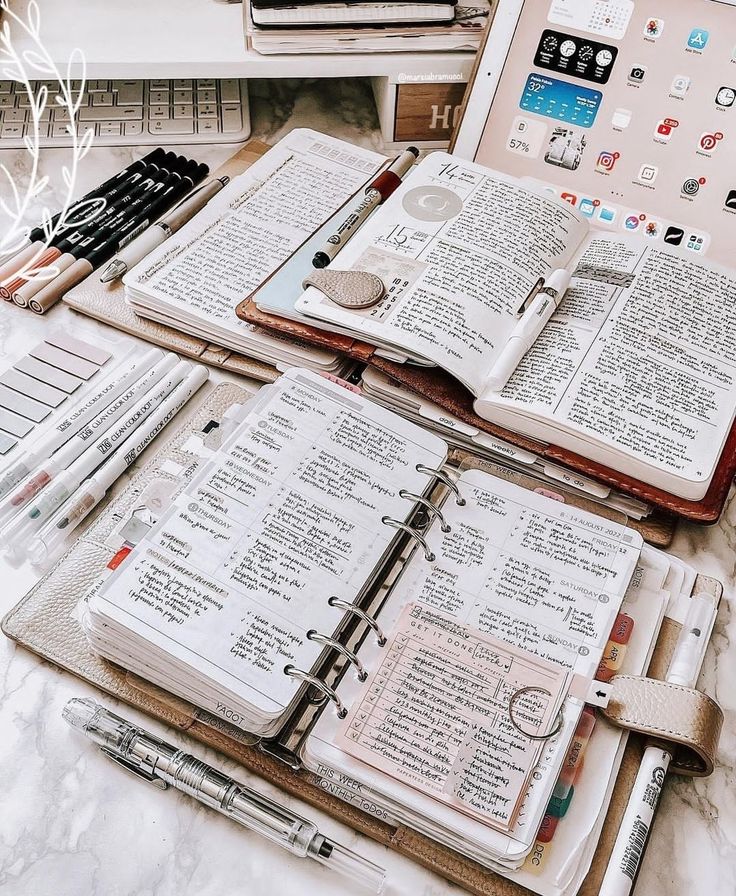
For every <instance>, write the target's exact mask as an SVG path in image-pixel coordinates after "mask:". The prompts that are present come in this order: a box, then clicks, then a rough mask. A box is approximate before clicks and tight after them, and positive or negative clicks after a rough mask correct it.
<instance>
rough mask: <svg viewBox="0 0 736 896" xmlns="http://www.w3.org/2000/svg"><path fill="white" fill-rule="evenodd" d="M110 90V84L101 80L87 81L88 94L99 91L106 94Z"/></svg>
mask: <svg viewBox="0 0 736 896" xmlns="http://www.w3.org/2000/svg"><path fill="white" fill-rule="evenodd" d="M109 89H110V82H109V81H103V80H101V79H98V80H92V81H87V91H88V93H94V92H96V91H98V90H101V91H103V92H106V91H108V90H109Z"/></svg>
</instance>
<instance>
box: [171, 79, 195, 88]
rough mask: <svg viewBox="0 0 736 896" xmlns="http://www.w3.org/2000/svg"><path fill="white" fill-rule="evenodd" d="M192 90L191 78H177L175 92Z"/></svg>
mask: <svg viewBox="0 0 736 896" xmlns="http://www.w3.org/2000/svg"><path fill="white" fill-rule="evenodd" d="M191 89H192V79H191V78H175V79H174V90H191Z"/></svg>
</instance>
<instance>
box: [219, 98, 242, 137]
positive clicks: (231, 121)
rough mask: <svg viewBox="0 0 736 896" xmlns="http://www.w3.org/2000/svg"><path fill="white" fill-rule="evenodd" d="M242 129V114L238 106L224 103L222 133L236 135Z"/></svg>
mask: <svg viewBox="0 0 736 896" xmlns="http://www.w3.org/2000/svg"><path fill="white" fill-rule="evenodd" d="M242 128H243V113H242V108H241V106H240V105H239V104H235V103H226V104H223V106H222V132H223V133H224V134H236V133H237V132H238V131H240V130H242Z"/></svg>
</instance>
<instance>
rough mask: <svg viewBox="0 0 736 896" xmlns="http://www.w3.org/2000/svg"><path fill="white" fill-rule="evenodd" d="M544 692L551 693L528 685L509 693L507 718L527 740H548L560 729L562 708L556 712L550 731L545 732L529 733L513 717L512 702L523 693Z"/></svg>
mask: <svg viewBox="0 0 736 896" xmlns="http://www.w3.org/2000/svg"><path fill="white" fill-rule="evenodd" d="M531 693H536V694H546V695H547V696H548V697H551V696H552V695H551V694H550V692H549V691H548V690H547V689H546V688H539V687H536V686H535V685H528V686H527V687H525V688H519V690H518V691H514V693H513V694H512V695H511V699H510V700H509V718H510V719H511V724H512V725H513V726H514V728H516V730H517V731H518V732H519V733H520V734H523V735H524V737H528V738H529V740H549V739H550V738H552V737H555V736H556V735H557V734H559V733H560V731H562V725H563V719H562V710H560V711H559V713H558V714H557V720H556V721H555V725H554V727H553V728H552V730H551V731H548V732H547V734H533V733H532V734H530V733H529V732H528V731H527V730H526V729H524V728H522V727H521V725H520V724H519V722H518V721H517V719H516V718H515V717H514V703H515V702H516V701H517V700H518V699H519V697H521V696H523V695H524V694H531Z"/></svg>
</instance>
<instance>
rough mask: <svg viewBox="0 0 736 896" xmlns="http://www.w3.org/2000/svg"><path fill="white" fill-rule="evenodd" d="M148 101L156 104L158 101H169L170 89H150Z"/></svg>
mask: <svg viewBox="0 0 736 896" xmlns="http://www.w3.org/2000/svg"><path fill="white" fill-rule="evenodd" d="M148 102H149V103H152V104H154V105H156V104H157V103H168V102H169V91H168V90H149V91H148Z"/></svg>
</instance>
